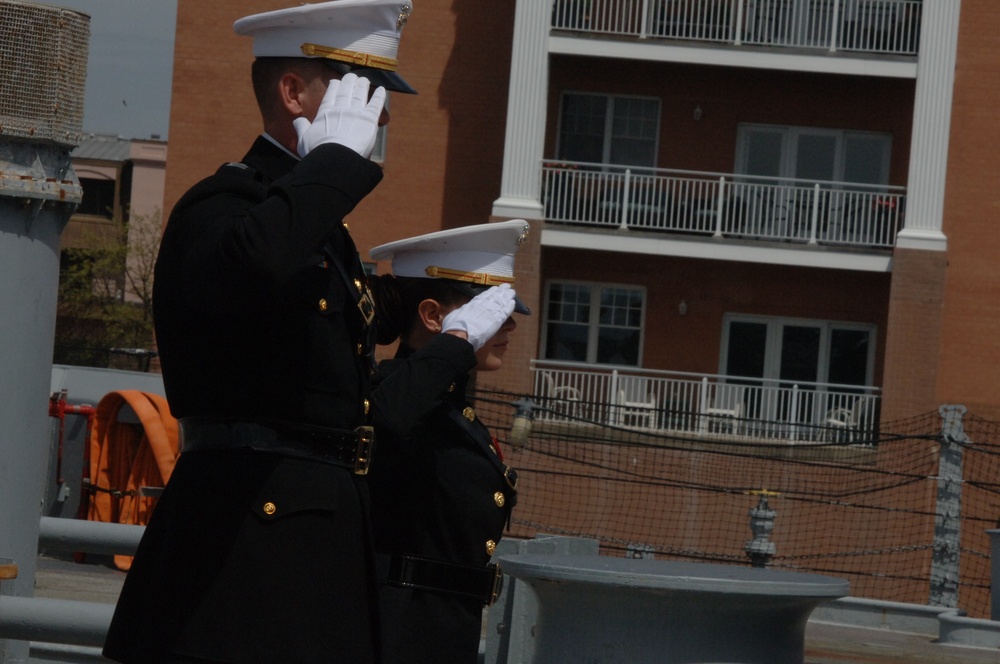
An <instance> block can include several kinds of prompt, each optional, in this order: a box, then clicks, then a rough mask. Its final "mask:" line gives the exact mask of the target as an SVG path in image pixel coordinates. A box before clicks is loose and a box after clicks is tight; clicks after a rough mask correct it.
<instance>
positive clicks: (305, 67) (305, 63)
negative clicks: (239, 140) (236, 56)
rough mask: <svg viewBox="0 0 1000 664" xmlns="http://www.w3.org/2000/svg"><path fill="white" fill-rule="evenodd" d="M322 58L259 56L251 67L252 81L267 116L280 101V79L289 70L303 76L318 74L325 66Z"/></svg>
mask: <svg viewBox="0 0 1000 664" xmlns="http://www.w3.org/2000/svg"><path fill="white" fill-rule="evenodd" d="M324 66H325V65H324V62H323V61H322V60H316V59H313V58H257V59H256V60H254V61H253V65H252V66H251V67H250V82H251V83H252V84H253V94H254V96H255V97H256V98H257V106H259V107H260V110H261V113H263V114H264V115H265V116H266V115H267V114H268V113H270V112H271V111H273V110H274V107H275V105H276V104H277V103H278V101H279V100H278V96H277V95H278V92H277V91H278V81H279V80H281V77H282V76H284V75H285V74H286V73H288V72H292V73H295V74H298V75H299V76H301V77H302V78H309V77H311V76H316V75H318V74H319V73H320V72H321V71H322V68H323V67H324Z"/></svg>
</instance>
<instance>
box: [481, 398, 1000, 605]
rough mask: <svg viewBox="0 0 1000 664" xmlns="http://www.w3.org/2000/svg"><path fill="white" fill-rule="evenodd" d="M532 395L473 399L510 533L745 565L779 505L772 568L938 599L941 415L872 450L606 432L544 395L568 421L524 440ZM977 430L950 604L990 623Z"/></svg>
mask: <svg viewBox="0 0 1000 664" xmlns="http://www.w3.org/2000/svg"><path fill="white" fill-rule="evenodd" d="M528 398H531V399H532V401H533V402H537V401H542V400H538V399H537V398H532V397H528V396H525V395H514V394H505V393H501V392H495V391H490V390H488V389H480V390H479V392H478V393H477V407H476V412H477V413H478V414H479V416H480V417H481V418H482V419H483V420H484V422H485V423H486V424H487V425H488V426H489V427H490V428H491V430H492V431H493V432H494V435H495V436H497V438H498V439H499V441H500V443H501V445H502V448H503V450H504V454H505V460H506V461H507V463H508V464H510V465H511V466H513V467H514V468H516V469H517V471H518V474H519V487H518V488H519V492H518V493H519V495H518V503H517V507H516V508H515V510H514V515H513V520H512V523H511V528H510V532H509V533H508V534H507V536H510V537H518V538H531V537H534V536H535V535H536V534H558V535H569V536H575V537H588V538H595V539H597V540H598V541H599V543H600V547H601V553H602V554H604V555H612V556H632V557H656V558H672V559H686V560H696V561H703V562H715V563H727V564H739V565H748V564H750V563H751V559H750V557H749V556H748V551H754V550H757V551H759V550H760V545H761V544H762V542H761V541H760V535H759V533H758V534H757V535H756V536H755V533H754V532H752V530H751V525H750V520H751V519H750V511H751V510H752V509H754V508H764V509H766V510H771V511H773V522H771V523H770V524H769V525H770V526H771V529H770V531H769V532H766V533H765V535H764V543H767V542H769V543H770V544H771V545H773V556H771V557H770V559H769V560H768V563H767V564H768V565H769V566H771V567H773V568H780V569H787V570H793V571H802V572H811V573H819V574H827V575H831V576H837V577H841V578H845V579H848V580H849V581H850V584H851V595H852V596H854V597H865V598H870V599H879V600H887V601H895V602H906V603H913V604H923V605H926V604H929V603H931V599H930V598H931V597H932V593H931V590H930V589H931V586H932V584H933V583H934V582H935V579H934V578H932V577H933V575H934V570H935V569H936V568H935V566H934V564H933V561H932V558H933V556H934V553H935V548H936V547H937V548H938V549H941V547H942V543H941V541H940V537H938V540H937V541H936V539H935V536H936V534H938V535H940V532H939V531H936V529H935V525H936V518H937V512H938V509H939V508H938V500H937V495H938V491H939V477H938V465H939V458H940V452H941V446H942V445H943V444H944V437H943V436H942V434H941V431H942V419H941V416H940V415H939V414H938V413H928V414H926V415H924V416H921V417H915V418H912V419H908V420H903V421H897V422H892V423H888V424H883V426H882V431H881V433H879V434H878V435H877V437H876V438H875V439H870V438H869V439H866V440H865V441H864V443H863V444H858V443H852V442H844V441H839V442H827V443H808V444H804V443H801V442H800V443H797V444H790V443H782V442H781V441H775V440H767V441H764V440H753V439H750V438H749V437H747V436H738V435H728V436H727V435H716V436H711V435H708V436H703V437H701V438H698V437H692V436H685V437H683V438H681V437H676V436H674V437H671V435H669V434H670V432H668V431H666V430H663V431H661V430H657V429H650V428H640V427H614V426H608V425H606V424H603V423H599V422H594V421H588V420H583V419H578V418H575V417H574V416H572V415H571V414H567V413H571V412H572V411H571V409H569V408H567V406H568V404H560V403H557V402H556V401H553V400H545V401H544V403H545V405H544V406H538V407H537V410H536V414H539V413H540V412H541V413H546V414H550V413H553V412H558V413H561V415H560V417H559V418H553V417H536V419H535V420H534V422H533V424H532V425H531V430H530V434H529V435H528V436H527V438H526V440H525V439H523V438H522V437H520V436H519V435H518V433H515V432H517V431H518V429H516V428H514V427H513V422H514V415H515V407H514V405H512V404H513V402H515V401H520V400H524V399H528ZM973 425H974V426H973V427H972V428H973V433H972V434H971V437H972V439H973V440H974V441H975V442H973V443H965V444H962V445H961V446H962V448H963V449H962V452H963V454H964V464H963V468H964V472H965V477H964V481H962V482H961V490H962V493H961V515H960V532H961V547H960V549H961V550H960V556H961V558H960V572H959V581H958V589H957V595H958V599H957V601H958V606H959V608H962V609H964V610H965V611H966V612H967V613H968V615H969V616H970V617H974V618H989V617H990V541H989V536H988V535H987V534H986V530H988V529H993V528H997V527H998V518H1000V484H998V482H1000V447H998V446H997V445H996V443H994V442H992V441H995V440H998V439H1000V435H998V433H1000V432H998V426H1000V425H996V424H993V423H985V422H983V423H980V422H979V421H976V420H973ZM519 443H520V444H519ZM941 518H952V517H949V516H947V515H944V516H942V517H941ZM755 537H756V539H757V541H756V543H754V540H755ZM938 580H939V581H940V579H938Z"/></svg>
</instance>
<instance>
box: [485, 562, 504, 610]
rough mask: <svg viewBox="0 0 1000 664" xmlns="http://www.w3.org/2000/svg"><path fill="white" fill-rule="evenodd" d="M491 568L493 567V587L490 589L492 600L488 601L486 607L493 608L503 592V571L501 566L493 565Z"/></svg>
mask: <svg viewBox="0 0 1000 664" xmlns="http://www.w3.org/2000/svg"><path fill="white" fill-rule="evenodd" d="M491 567H493V585H492V587H491V588H490V598H489V600H487V601H486V606H493V605H494V604H495V603H496V601H497V599H498V598H499V597H500V592H501V591H502V590H503V570H501V569H500V565H491Z"/></svg>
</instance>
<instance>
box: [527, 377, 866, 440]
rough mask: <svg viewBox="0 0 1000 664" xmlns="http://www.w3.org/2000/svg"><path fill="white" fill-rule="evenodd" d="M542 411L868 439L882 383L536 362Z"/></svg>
mask: <svg viewBox="0 0 1000 664" xmlns="http://www.w3.org/2000/svg"><path fill="white" fill-rule="evenodd" d="M531 371H532V373H533V375H534V385H535V388H534V393H535V396H536V397H537V398H538V399H540V401H541V403H542V406H543V408H542V409H541V412H540V414H538V415H537V416H536V417H537V418H538V419H541V420H546V419H550V420H551V419H568V420H572V419H579V420H586V421H591V422H595V421H596V422H600V423H604V424H607V425H611V426H639V428H645V429H657V430H667V431H673V432H679V433H696V434H699V435H703V434H709V433H726V434H736V435H745V436H747V437H750V438H753V439H759V440H775V441H784V442H788V443H796V442H844V443H862V444H865V443H868V442H869V441H871V440H873V439H874V433H875V429H876V427H877V424H878V420H877V411H878V407H879V402H880V400H881V398H880V393H881V389H880V388H879V387H876V386H872V385H841V384H833V383H819V382H809V381H798V382H796V381H784V380H780V379H765V378H751V377H745V376H723V375H714V374H696V373H690V372H674V371H664V370H653V369H636V368H634V367H631V368H628V367H606V368H605V367H595V366H594V365H584V364H573V363H566V362H556V361H548V360H533V361H532V363H531Z"/></svg>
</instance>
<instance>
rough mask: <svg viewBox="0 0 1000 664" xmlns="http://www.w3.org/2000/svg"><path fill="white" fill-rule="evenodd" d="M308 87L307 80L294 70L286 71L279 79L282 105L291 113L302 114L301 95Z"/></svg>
mask: <svg viewBox="0 0 1000 664" xmlns="http://www.w3.org/2000/svg"><path fill="white" fill-rule="evenodd" d="M305 89H306V80H305V79H304V78H302V77H301V76H299V75H298V74H294V73H292V72H286V73H285V74H283V75H282V77H281V78H280V79H278V96H279V99H280V100H281V105H282V107H283V108H284V109H285V110H286V111H287V112H288V113H290V114H291V115H293V116H295V117H298V116H300V115H302V100H301V96H302V93H303V91H304V90H305Z"/></svg>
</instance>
